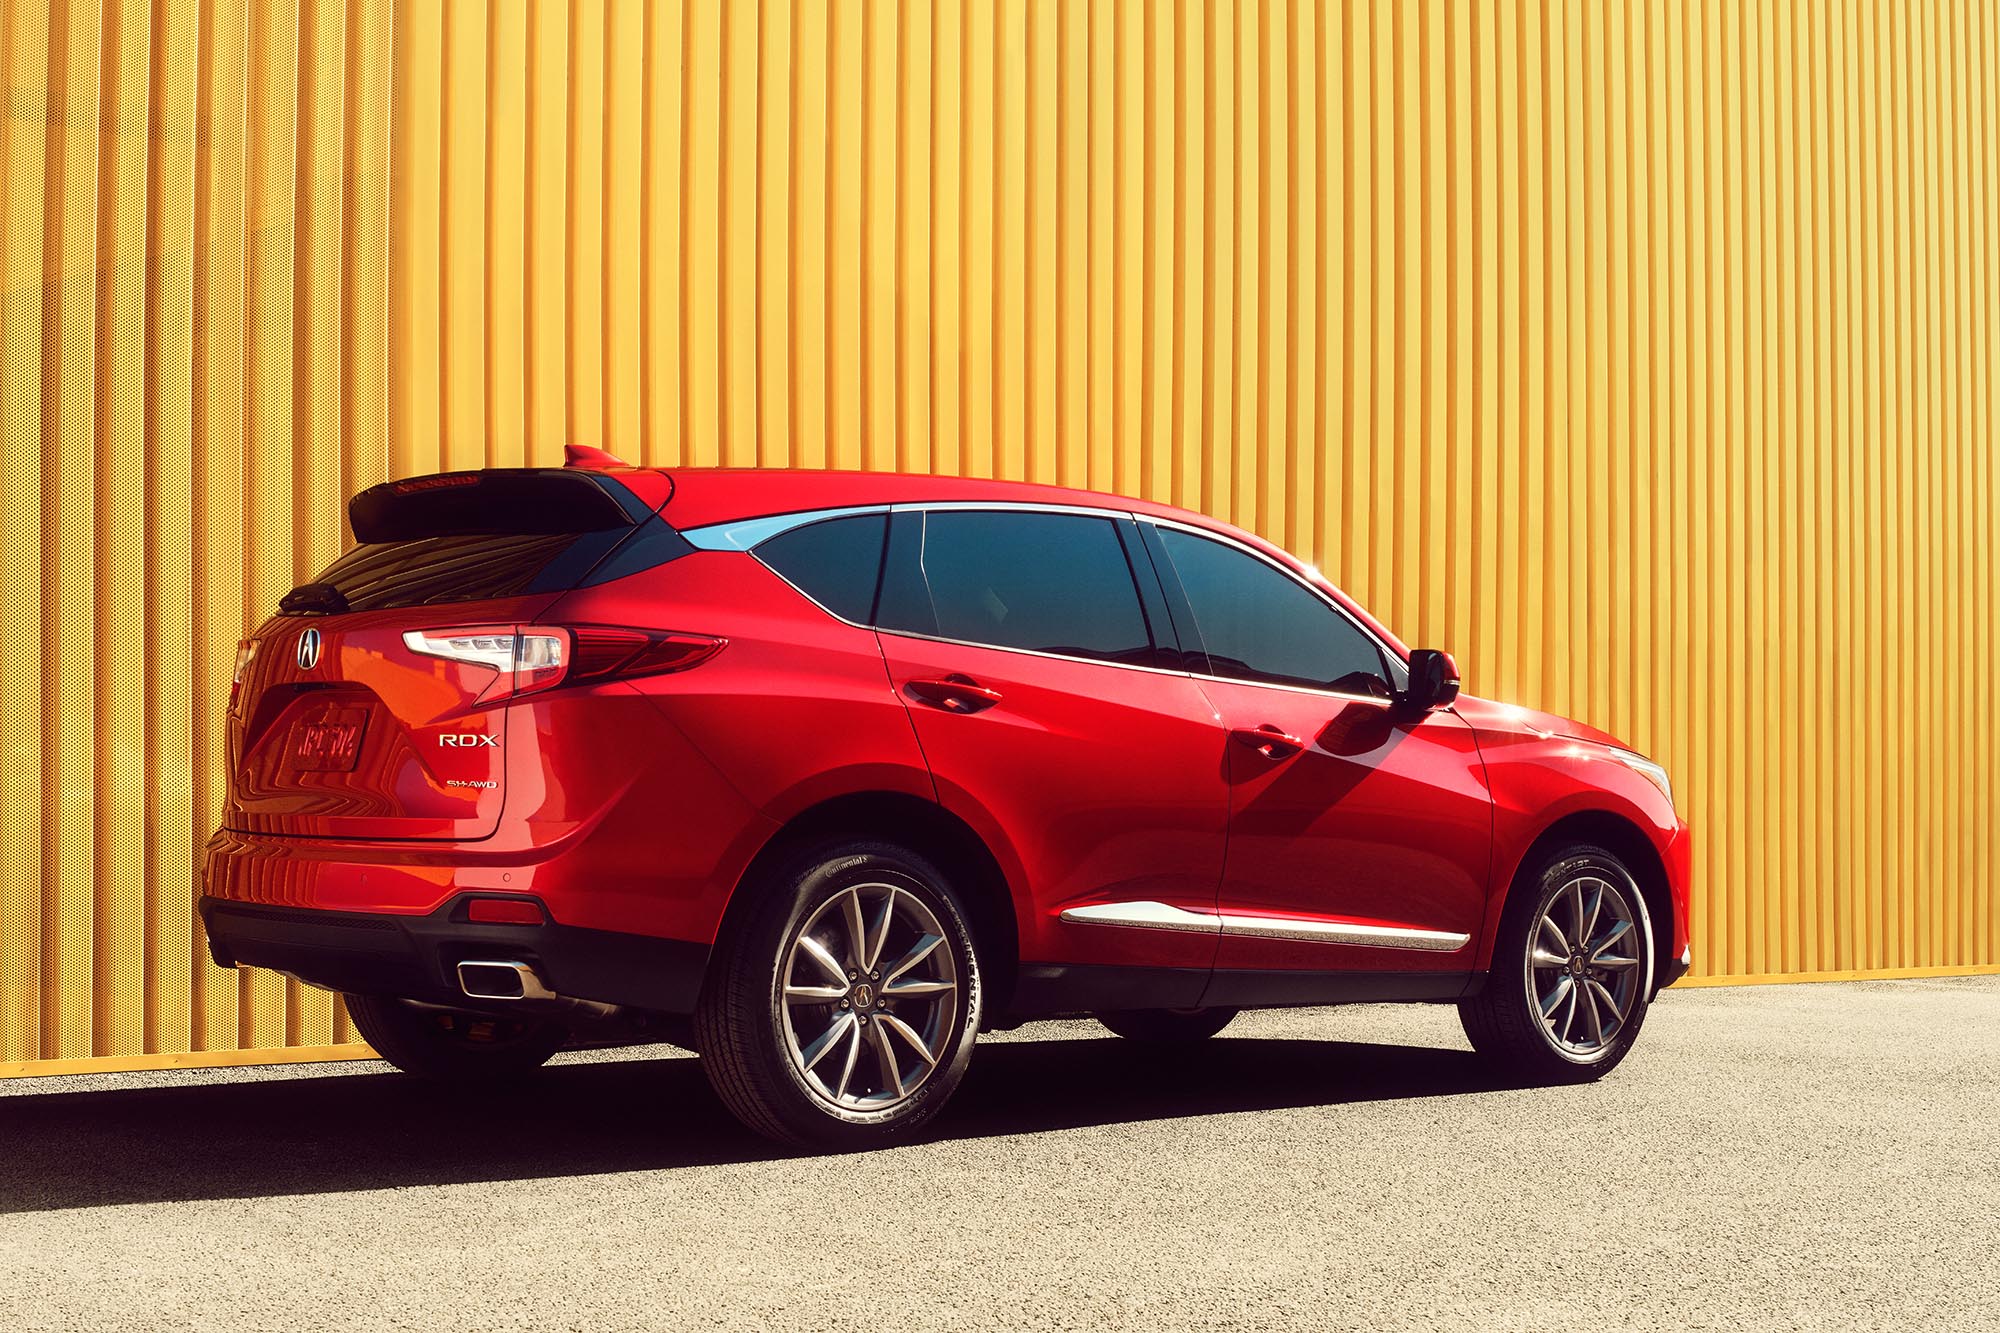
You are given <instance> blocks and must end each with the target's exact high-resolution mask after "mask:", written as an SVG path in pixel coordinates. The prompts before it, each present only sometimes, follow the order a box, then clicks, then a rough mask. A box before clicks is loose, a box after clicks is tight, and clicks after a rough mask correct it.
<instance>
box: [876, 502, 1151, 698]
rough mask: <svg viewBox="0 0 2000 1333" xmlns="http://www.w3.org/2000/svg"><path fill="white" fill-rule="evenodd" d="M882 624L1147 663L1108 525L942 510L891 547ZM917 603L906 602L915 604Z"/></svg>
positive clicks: (1140, 622)
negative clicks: (912, 537)
mask: <svg viewBox="0 0 2000 1333" xmlns="http://www.w3.org/2000/svg"><path fill="white" fill-rule="evenodd" d="M894 545H895V547H896V551H895V553H894V554H893V555H892V560H896V561H899V562H904V561H912V562H913V564H914V568H898V569H894V570H892V571H891V574H890V585H891V586H892V587H895V588H897V589H898V592H899V595H896V596H891V595H890V591H889V588H885V589H884V595H883V599H882V607H881V611H880V617H879V624H880V625H881V627H882V628H883V629H887V630H898V629H900V630H906V631H909V632H911V633H916V634H932V635H936V636H938V637H940V638H946V639H957V640H961V641H963V642H966V643H981V644H990V645H992V646H994V647H996V648H1025V649H1029V650H1032V651H1034V652H1043V653H1060V654H1062V655H1063V656H1065V657H1088V658H1097V659H1101V660H1103V661H1107V662H1131V663H1149V662H1151V660H1152V656H1153V643H1152V637H1151V635H1150V634H1148V633H1147V628H1146V616H1145V613H1144V611H1142V610H1141V609H1140V604H1139V591H1138V587H1137V585H1136V584H1135V583H1134V582H1133V580H1132V568H1131V566H1130V565H1129V564H1128V563H1127V562H1126V559H1125V548H1124V545H1123V544H1122V543H1121V542H1120V541H1119V540H1118V532H1117V529H1116V528H1115V527H1113V526H1112V522H1111V520H1110V519H1106V518H1096V517H1091V516H1087V515H1080V514H1038V513H1028V512H1016V511H1011V510H1008V511H993V512H986V511H978V510H964V511H962V510H942V511H934V512H931V513H927V514H924V515H923V516H922V527H921V530H920V532H919V534H918V539H917V540H916V541H915V542H908V541H902V542H898V543H895V544H894ZM913 593H914V594H917V595H912V594H913Z"/></svg>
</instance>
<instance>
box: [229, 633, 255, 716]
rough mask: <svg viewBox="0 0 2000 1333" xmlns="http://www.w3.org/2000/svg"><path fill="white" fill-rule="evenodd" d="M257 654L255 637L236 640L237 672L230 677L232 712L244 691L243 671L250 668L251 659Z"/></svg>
mask: <svg viewBox="0 0 2000 1333" xmlns="http://www.w3.org/2000/svg"><path fill="white" fill-rule="evenodd" d="M256 656H257V641H256V640H255V639H238V640H237V641H236V673H235V674H234V675H233V676H231V677H230V678H229V707H230V711H232V712H234V711H235V709H236V700H237V697H238V696H239V695H241V694H242V693H243V673H244V672H246V671H248V670H249V669H250V663H251V660H252V659H253V658H255V657H256Z"/></svg>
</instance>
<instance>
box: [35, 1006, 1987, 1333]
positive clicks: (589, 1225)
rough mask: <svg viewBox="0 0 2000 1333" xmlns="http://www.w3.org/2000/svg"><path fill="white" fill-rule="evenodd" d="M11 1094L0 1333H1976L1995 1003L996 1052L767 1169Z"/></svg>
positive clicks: (535, 1086)
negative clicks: (1152, 1051)
mask: <svg viewBox="0 0 2000 1333" xmlns="http://www.w3.org/2000/svg"><path fill="white" fill-rule="evenodd" d="M644 1055H645V1057H646V1058H635V1056H634V1053H632V1052H618V1053H615V1054H614V1055H613V1056H611V1057H610V1058H606V1057H604V1056H598V1057H595V1058H580V1057H575V1056H565V1057H562V1061H561V1063H560V1065H559V1066H556V1067H551V1068H550V1069H549V1070H547V1071H545V1072H544V1073H543V1074H542V1075H540V1076H538V1077H537V1078H536V1079H534V1080H532V1081H531V1082H530V1083H529V1084H528V1085H526V1086H525V1088H524V1089H523V1090H522V1091H520V1092H519V1093H517V1094H515V1095H514V1096H512V1097H510V1098H508V1099H507V1100H505V1101H502V1102H499V1103H497V1104H495V1103H485V1104H481V1103H467V1102H464V1101H460V1100H455V1099H454V1098H453V1097H451V1096H448V1095H444V1094H441V1093H439V1092H436V1091H433V1090H431V1089H428V1088H426V1087H424V1086H423V1085H421V1084H419V1083H417V1082H415V1081H413V1080H411V1079H408V1078H406V1077H404V1076H402V1075H398V1074H393V1073H385V1072H382V1071H383V1069H384V1068H385V1067H384V1066H381V1065H377V1064H373V1063H367V1064H347V1065H323V1066H294V1067H290V1068H283V1069H275V1070H238V1071H206V1072H200V1073H194V1074H160V1075H152V1074H147V1075H130V1074H128V1075H116V1076H104V1077H92V1078H66V1079H39V1080H16V1081H13V1082H11V1083H0V1328H4V1329H8V1330H31V1329H51V1328H64V1329H67V1328H89V1329H145V1330H158V1329H171V1328H185V1327H201V1328H222V1327H230V1328H238V1329H375V1328H405V1329H424V1330H432V1329H449V1328H467V1329H536V1330H557V1329H599V1328H633V1329H638V1328H772V1329H788V1330H820V1329H828V1330H846V1329H855V1330H862V1329H866V1330H877V1329H892V1328H986V1327H1007V1328H1016V1327H1018V1328H1057V1329H1093V1330H1094V1329H1101V1328H1144V1329H1155V1328H1182V1327H1242V1328H1310V1329H1322V1328H1348V1327H1353V1328H1385V1327H1390V1328H1395V1327H1408V1328H1481V1329H1490V1328H1531V1327H1532V1328H1536V1329H1549V1328H1584V1327H1590V1328H1601V1327H1649V1328H1652V1327H1657V1328H1675V1327H1681V1328H1738V1327H1749V1328H1759V1329H1774V1328H1849V1327H1853V1328H1862V1327H1867V1328H1894V1327H1910V1328H1916V1327H1944V1328H1954V1329H1966V1328H1995V1327H2000V1221H1996V1210H1997V1209H2000V978H1970V979H1955V980H1940V981H1907V982H1868V983H1856V984H1845V985H1802V986H1767V987H1754V988H1742V989H1726V990H1693V991H1680V992H1669V993H1668V994H1667V995H1665V996H1664V997H1663V998H1662V1000H1661V1002H1660V1004H1659V1005H1658V1006H1657V1007H1656V1008H1655V1010H1654V1011H1653V1014H1652V1016H1651V1017H1650V1018H1649V1020H1648V1022H1647V1028H1646V1031H1645V1033H1644V1035H1643V1037H1642V1039H1641V1041H1640V1043H1639V1047H1638V1049H1637V1050H1636V1051H1635V1052H1634V1054H1633V1055H1632V1057H1631V1058H1630V1059H1629V1060H1628V1061H1627V1062H1626V1064H1625V1066H1624V1067H1623V1068H1622V1069H1620V1070H1619V1071H1618V1072H1616V1073H1615V1074H1613V1075H1612V1076H1611V1077H1610V1078H1609V1079H1607V1080H1605V1081H1604V1082H1603V1083H1600V1084H1597V1085H1595V1086H1590V1087H1581V1088H1560V1089H1532V1088H1509V1087H1505V1086H1502V1085H1499V1084H1496V1083H1495V1082H1494V1081H1493V1080H1492V1079H1490V1078H1489V1077H1487V1076H1486V1075H1485V1074H1484V1073H1483V1072H1481V1069H1480V1067H1479V1065H1478V1064H1477V1063H1476V1062H1475V1060H1474V1058H1473V1056H1472V1055H1471V1054H1470V1052H1469V1050H1468V1049H1467V1047H1466V1045H1465V1043H1464V1040H1463V1038H1462V1037H1461V1036H1460V1034H1459V1031H1458V1026H1457V1021H1456V1018H1455V1016H1454V1015H1453V1014H1452V1012H1451V1011H1450V1010H1449V1009H1442V1008H1390V1007H1373V1006H1371V1007H1358V1008H1350V1009H1341V1010H1307V1011H1295V1012H1289V1013H1274V1014H1256V1015H1248V1016H1245V1017H1243V1018H1241V1019H1239V1020H1238V1021H1237V1023H1236V1024H1234V1025H1232V1026H1231V1027H1230V1028H1229V1029H1228V1030H1227V1031H1226V1032H1224V1033H1223V1035H1222V1036H1221V1037H1218V1038H1216V1039H1215V1040H1214V1041H1212V1042H1210V1043H1208V1044H1206V1045H1205V1046H1202V1047H1200V1048H1198V1049H1196V1050H1194V1051H1193V1052H1191V1053H1189V1054H1187V1055H1185V1056H1181V1057H1177V1058H1176V1059H1174V1060H1173V1061H1169V1062H1161V1061H1159V1060H1158V1059H1156V1058H1154V1057H1152V1056H1149V1055H1148V1054H1147V1053H1146V1052H1145V1051H1143V1050H1142V1049H1140V1048H1137V1047H1133V1046H1131V1045H1129V1044H1126V1043H1124V1042H1122V1041H1120V1040H1118V1039H1116V1038H1112V1037H1109V1036H1108V1035H1102V1034H1101V1031H1100V1030H1099V1029H1098V1028H1096V1027H1095V1026H1094V1025H1092V1024H1084V1023H1071V1024H1041V1025H1037V1026H1034V1027H1030V1028H1025V1029H1022V1030H1021V1031H1020V1032H1017V1033H1012V1034H1007V1035H1005V1036H999V1037H993V1038H988V1039H987V1040H985V1041H982V1043H981V1045H980V1048H979V1050H978V1051H977V1053H976V1054H975V1057H974V1062H973V1069H972V1073H971V1075H970V1076H969V1077H968V1079H967V1081H966V1084H965V1086H964V1087H963V1088H962V1089H961V1091H960V1093H959V1096H958V1098H957V1100H956V1101H955V1102H954V1103H953V1106H952V1108H951V1109H950V1110H949V1111H947V1113H946V1115H945V1117H944V1120H943V1123H942V1125H941V1128H940V1133H939V1135H938V1137H937V1138H936V1139H935V1140H934V1141H932V1142H928V1143H924V1144H920V1145H916V1146H911V1147H906V1148H899V1149H895V1150H891V1151H885V1152H880V1153H875V1154H872V1155H861V1156H851V1157H840V1158H817V1159H815V1158H800V1157H788V1156H784V1155H781V1154H779V1153H776V1152H774V1151H773V1150H771V1149H769V1148H767V1147H766V1146H765V1145H764V1144H763V1143H761V1142H760V1141H758V1140H756V1139H754V1138H752V1137H750V1136H749V1135H748V1134H747V1133H745V1132H744V1131H742V1130H740V1129H738V1128H737V1127H736V1125H735V1123H734V1122H733V1121H731V1120H730V1119H728V1117H727V1116H726V1115H725V1113H724V1112H723V1111H722V1110H721V1109H720V1107H719V1106H718V1105H717V1104H716V1102H715V1101H714V1099H713V1098H712V1097H711V1096H710V1095H709V1092H708V1090H707V1085H706V1084H705V1083H704V1082H703V1080H702V1077H701V1074H700V1071H699V1070H698V1069H697V1067H696V1065H695V1062H694V1061H693V1060H692V1059H690V1058H686V1057H684V1056H680V1055H678V1054H677V1053H672V1052H665V1051H649V1052H646V1053H644Z"/></svg>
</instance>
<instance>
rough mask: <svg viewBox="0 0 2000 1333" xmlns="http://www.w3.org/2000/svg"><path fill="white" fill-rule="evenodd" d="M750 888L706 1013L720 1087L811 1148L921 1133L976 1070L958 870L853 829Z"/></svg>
mask: <svg viewBox="0 0 2000 1333" xmlns="http://www.w3.org/2000/svg"><path fill="white" fill-rule="evenodd" d="M753 887H754V891H756V892H757V893H758V895H759V896H758V899H757V901H756V902H755V903H754V905H753V906H752V908H751V910H750V914H749V916H748V917H747V918H746V919H745V920H744V921H743V922H742V924H741V926H740V928H738V929H737V930H735V931H734V932H733V933H732V935H731V938H730V942H729V944H728V945H727V946H725V949H724V950H723V952H722V954H721V956H720V957H718V958H717V960H716V962H715V964H714V966H713V968H712V970H711V973H710V977H709V984H708V986H707V987H706V988H705V989H704V991H703V994H702V998H701V1003H700V1005H699V1007H698V1008H697V1009H696V1012H695V1027H696V1037H697V1040H698V1042H699V1044H700V1047H701V1056H702V1065H703V1067H704V1068H705V1069H706V1071H707V1073H708V1077H709V1082H710V1083H711V1084H712V1085H713V1086H714V1088H715V1091H716V1094H717V1095H718V1096H720V1097H721V1098H722V1101H723V1103H724V1105H726V1106H728V1108H729V1109H730V1111H732V1112H733V1113H734V1114H735V1115H736V1117H737V1118H738V1119H740V1120H742V1121H743V1123H744V1124H746V1125H748V1126H749V1127H750V1128H751V1129H753V1130H755V1131H757V1132H758V1133H760V1134H763V1135H765V1136H766V1137H768V1138H772V1139H776V1140H777V1141H779V1142H781V1143H787V1144H792V1145H795V1146H799V1147H808V1148H833V1149H857V1148H871V1147H877V1146H880V1145H883V1144H886V1143H891V1142H896V1141H900V1140H904V1139H908V1138H910V1137H912V1136H913V1135H914V1134H916V1132H917V1131H918V1130H919V1129H921V1128H922V1127H923V1126H924V1125H925V1124H927V1123H928V1122H929V1121H930V1120H931V1119H932V1118H933V1117H935V1116H936V1115H937V1114H938V1112H939V1111H941V1110H943V1109H944V1105H945V1103H946V1102H947V1101H948V1100H949V1099H950V1097H951V1094H952V1093H953V1092H954V1091H955V1090H956V1089H957V1087H958V1084H959V1082H960V1080H961V1079H963V1078H964V1076H965V1070H966V1066H967V1064H968V1063H969V1062H970V1060H971V1058H972V1045H973V1040H974V1038H975V1037H976V1036H977V1034H978V1031H979V1017H980V1004H981V1000H982V995H981V985H980V980H981V979H980V970H979V958H978V952H977V949H976V947H975V944H974V940H973V936H972V932H971V930H970V928H969V927H968V926H967V924H966V916H965V913H964V912H963V911H962V910H961V909H960V907H959V903H958V899H957V896H956V894H955V892H954V890H953V888H952V886H951V883H950V881H949V880H948V879H947V878H946V876H945V875H944V873H943V872H942V871H941V870H939V869H938V868H937V867H936V866H935V865H933V864H932V863H931V862H930V861H928V860H926V859H925V858H924V857H922V856H919V855H917V854H916V853H914V852H911V851H909V850H908V849H906V848H902V847H897V846H895V845H893V844H889V843H882V842H873V841H858V840H857V841H850V842H842V843H838V844H829V845H822V846H820V847H818V848H816V849H813V850H811V851H808V852H807V853H805V854H803V855H801V856H799V857H797V858H795V859H794V860H793V861H792V862H790V863H789V864H788V865H787V866H785V867H784V868H783V869H781V870H780V871H778V872H777V873H776V874H774V875H772V876H771V877H770V878H769V879H768V880H767V881H766V882H765V883H763V884H762V885H759V886H753Z"/></svg>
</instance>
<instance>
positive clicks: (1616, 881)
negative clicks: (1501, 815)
mask: <svg viewBox="0 0 2000 1333" xmlns="http://www.w3.org/2000/svg"><path fill="white" fill-rule="evenodd" d="M1652 967H1653V937H1652V927H1651V922H1650V919H1649V918H1648V916H1647V913H1646V901H1645V896H1644V895H1643V894H1642V893H1641V892H1640V891H1639V885H1638V882H1637V881H1636V880H1634V879H1633V878H1632V873H1631V871H1629V870H1627V869H1626V868H1625V863H1624V862H1622V861H1620V860H1619V859H1618V858H1617V857H1616V856H1614V855H1613V854H1612V853H1610V852H1608V851H1606V850H1605V849H1604V848H1602V847H1596V846H1592V845H1589V844H1576V845H1573V846H1569V847H1561V848H1557V849H1556V850H1554V851H1553V852H1551V853H1550V854H1549V855H1548V856H1546V857H1543V858H1542V859H1541V860H1540V862H1539V864H1538V865H1537V866H1534V867H1531V868H1529V869H1528V870H1527V872H1526V873H1525V874H1523V875H1522V877H1521V878H1520V879H1518V880H1517V881H1516V882H1515V886H1514V892H1513V894H1512V895H1510V901H1509V903H1508V907H1507V912H1506V915H1505V916H1504V917H1503V918H1502V920H1501V923H1500V933H1499V937H1498V938H1497V939H1496V940H1495V941H1494V946H1493V966H1492V968H1491V970H1490V971H1489V972H1488V973H1487V977H1486V984H1485V986H1484V987H1483V988H1482V989H1481V990H1480V992H1479V994H1478V995H1475V996H1473V997H1472V998H1471V999H1468V1000H1461V1001H1460V1002H1459V1006H1458V1016H1459V1021H1460V1023H1461V1024H1462V1025H1463V1026H1464V1028H1465V1035H1466V1036H1467V1037H1468V1038H1469V1039H1470V1040H1471V1042H1472V1048H1473V1049H1474V1050H1476V1051H1478V1052H1479V1054H1480V1055H1481V1056H1482V1057H1484V1058H1485V1059H1486V1061H1487V1062H1488V1063H1489V1064H1490V1065H1492V1066H1493V1067H1494V1069H1495V1070H1496V1071H1497V1072H1499V1073H1501V1074H1502V1075H1504V1076H1506V1077H1509V1078H1521V1077H1525V1078H1527V1079H1529V1080H1530V1081H1533V1082H1540V1083H1586V1082H1590V1081H1592V1080H1595V1079H1599V1078H1602V1077H1604V1075H1606V1074H1608V1073H1610V1072H1611V1071H1612V1070H1613V1069H1615V1068H1617V1067H1618V1064H1619V1062H1620V1061H1622V1060H1623V1059H1624V1058H1625V1056H1626V1054H1627V1052H1629V1051H1630V1050H1631V1049H1632V1043H1633V1042H1634V1041H1636V1040H1637V1039H1638V1036H1639V1029H1640V1027H1641V1026H1642V1025H1643V1024H1644V1023H1645V1021H1646V1009H1647V997H1648V996H1649V994H1650V993H1651V990H1652Z"/></svg>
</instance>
